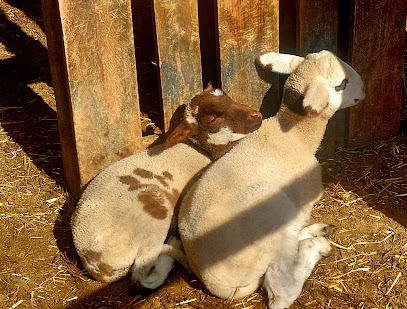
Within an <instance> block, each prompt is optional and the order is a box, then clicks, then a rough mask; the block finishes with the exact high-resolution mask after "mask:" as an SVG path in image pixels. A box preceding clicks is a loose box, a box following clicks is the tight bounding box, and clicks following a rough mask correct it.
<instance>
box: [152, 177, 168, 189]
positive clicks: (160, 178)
mask: <svg viewBox="0 0 407 309" xmlns="http://www.w3.org/2000/svg"><path fill="white" fill-rule="evenodd" d="M154 178H155V179H157V180H158V181H159V182H160V183H161V184H162V185H163V186H164V187H166V188H168V183H167V181H166V178H165V177H164V176H160V175H154Z"/></svg>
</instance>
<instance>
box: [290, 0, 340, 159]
mask: <svg viewBox="0 0 407 309" xmlns="http://www.w3.org/2000/svg"><path fill="white" fill-rule="evenodd" d="M321 8H324V9H323V10H321ZM297 31H298V33H297V53H298V54H299V55H301V56H306V55H307V54H309V53H314V52H319V51H321V50H324V49H325V50H330V51H332V52H333V53H335V54H337V53H338V0H299V2H298V21H297ZM344 60H345V61H346V59H344ZM347 126H348V121H347V115H346V111H339V112H337V113H336V114H335V116H334V117H332V119H330V121H329V123H328V126H327V130H326V133H325V136H324V139H323V141H322V144H321V147H320V150H319V153H318V155H319V156H326V155H329V154H330V153H333V152H334V151H335V149H337V148H338V147H341V146H344V144H345V139H346V128H347Z"/></svg>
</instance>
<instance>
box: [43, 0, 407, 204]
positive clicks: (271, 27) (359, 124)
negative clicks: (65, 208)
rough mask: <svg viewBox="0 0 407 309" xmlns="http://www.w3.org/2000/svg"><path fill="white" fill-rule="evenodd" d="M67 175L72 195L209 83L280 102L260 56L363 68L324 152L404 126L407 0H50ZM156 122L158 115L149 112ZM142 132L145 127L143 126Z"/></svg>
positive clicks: (150, 137)
mask: <svg viewBox="0 0 407 309" xmlns="http://www.w3.org/2000/svg"><path fill="white" fill-rule="evenodd" d="M42 5H43V13H44V19H45V25H46V30H47V39H48V50H49V57H50V63H51V73H52V78H53V86H54V90H55V95H56V99H57V109H58V123H59V129H60V136H61V147H62V153H63V163H64V170H65V175H66V178H67V181H68V184H69V186H70V189H71V192H72V193H74V194H75V195H76V197H77V196H78V195H79V194H80V193H81V191H82V188H83V187H84V186H85V185H86V183H88V182H89V180H91V179H92V178H93V177H94V176H95V175H96V174H97V173H99V172H100V171H101V170H102V169H104V168H105V167H107V166H108V165H109V164H111V163H113V162H115V161H117V160H119V159H121V158H123V157H125V156H127V155H130V154H132V153H135V152H138V151H140V150H142V149H144V148H146V147H147V146H148V145H150V144H151V143H152V142H153V141H154V140H155V139H156V138H157V133H159V132H160V131H161V132H165V131H167V130H168V128H169V123H170V118H171V116H172V114H173V112H174V111H175V110H176V108H177V107H178V106H179V105H180V104H183V103H187V102H189V100H190V99H191V98H192V97H193V96H194V95H195V94H197V93H199V92H200V91H201V90H202V88H203V87H204V86H205V85H206V83H207V82H208V81H212V83H213V84H214V85H215V86H217V87H222V88H223V89H224V90H225V91H226V92H227V93H229V94H230V96H231V97H232V98H233V99H234V100H236V101H238V102H240V103H244V104H247V105H250V106H253V107H257V108H260V109H261V110H262V112H263V113H264V114H265V115H266V116H267V115H272V114H273V113H275V111H276V108H277V107H276V106H278V105H276V102H279V100H280V98H279V95H280V89H281V86H279V84H282V83H283V79H282V77H278V76H274V77H273V76H272V77H271V80H270V81H271V82H272V85H273V86H272V87H271V88H270V84H268V83H266V82H264V81H262V80H260V78H259V77H258V74H257V73H256V69H255V66H254V58H255V57H256V56H258V55H260V54H261V53H264V52H269V51H280V52H283V53H293V54H298V55H306V54H307V53H309V52H315V51H319V50H321V49H328V50H331V51H333V52H334V53H336V54H338V55H339V56H340V57H341V58H342V59H344V60H345V61H347V62H348V63H350V64H351V65H352V66H353V67H354V68H355V69H356V70H357V71H358V72H359V73H360V74H361V76H362V78H363V80H364V82H365V87H366V93H367V97H366V100H365V103H364V104H361V105H359V106H357V107H354V108H352V109H351V110H350V111H343V112H340V113H339V114H337V115H336V116H335V117H334V118H333V119H332V121H331V122H330V125H329V127H328V132H327V135H326V137H325V140H324V143H323V146H324V149H325V151H328V152H329V151H332V150H333V149H335V148H337V147H339V146H343V145H360V144H364V143H367V142H370V141H373V140H379V139H387V138H390V137H392V136H394V135H395V134H397V133H398V130H399V121H400V111H401V101H402V91H401V90H402V82H401V81H402V72H403V48H404V43H405V42H404V31H405V30H404V28H405V22H406V4H405V1H404V0H281V1H278V0H259V1H252V0H218V1H216V0H87V1H82V0H43V1H42ZM150 119H151V121H150ZM143 129H144V131H143Z"/></svg>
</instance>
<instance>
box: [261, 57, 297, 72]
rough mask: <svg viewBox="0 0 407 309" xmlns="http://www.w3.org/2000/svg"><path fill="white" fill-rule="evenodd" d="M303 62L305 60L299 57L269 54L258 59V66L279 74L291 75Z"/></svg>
mask: <svg viewBox="0 0 407 309" xmlns="http://www.w3.org/2000/svg"><path fill="white" fill-rule="evenodd" d="M303 61H304V58H303V57H299V56H294V55H288V54H279V53H267V54H263V55H261V56H259V57H258V58H257V59H256V66H259V67H260V68H262V69H264V70H267V71H271V72H275V73H279V74H291V73H292V72H293V71H295V69H296V68H297V67H298V65H299V64H300V63H301V62H303Z"/></svg>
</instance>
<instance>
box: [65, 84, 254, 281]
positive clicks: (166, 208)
mask: <svg viewBox="0 0 407 309" xmlns="http://www.w3.org/2000/svg"><path fill="white" fill-rule="evenodd" d="M261 122H262V117H261V114H260V113H259V112H258V111H256V110H253V109H252V108H249V107H247V106H245V105H241V104H238V103H236V102H234V101H233V100H232V99H230V98H229V97H228V96H227V95H226V94H224V93H223V92H222V91H221V90H220V89H213V87H212V85H210V84H209V85H208V87H207V88H206V89H205V90H204V91H203V93H202V94H200V95H197V96H195V97H194V98H193V99H192V100H191V102H190V103H189V104H188V105H187V106H186V111H185V120H184V121H182V122H181V123H180V125H179V126H178V127H177V128H176V129H175V130H174V131H173V132H172V134H171V135H170V136H169V137H168V139H167V141H166V146H167V147H168V146H172V145H173V144H176V143H178V142H182V141H186V140H187V139H188V138H192V139H193V140H194V141H195V143H196V144H198V145H199V146H201V147H202V148H204V149H206V150H208V151H209V153H210V154H211V155H212V156H213V157H214V158H217V157H219V156H221V155H222V154H224V153H225V152H226V151H228V150H230V148H232V146H233V145H234V144H236V142H237V140H239V139H241V138H242V137H244V136H245V135H246V134H247V133H249V132H252V131H254V130H256V129H258V128H259V127H260V125H261ZM167 147H165V145H159V146H155V147H152V148H150V149H148V150H146V151H143V152H141V153H138V154H135V155H132V156H129V157H127V158H125V159H123V160H120V161H119V162H116V163H115V164H113V165H111V166H110V167H108V168H107V169H105V170H104V171H103V172H102V173H100V174H99V175H98V176H96V177H95V178H94V179H93V180H92V181H91V182H90V183H89V185H88V186H87V188H86V189H85V191H84V193H83V195H82V197H81V199H80V201H79V203H78V205H77V208H76V210H75V212H74V214H73V216H72V221H71V228H72V235H73V240H74V244H75V247H76V250H77V252H78V254H79V256H80V258H81V261H82V263H83V265H84V266H85V268H86V269H87V270H88V272H89V273H90V274H91V275H92V276H93V277H94V278H95V279H97V280H100V281H104V282H113V281H117V280H119V279H122V278H124V277H125V276H126V275H127V274H128V273H129V272H131V273H132V280H133V281H134V282H136V283H139V284H140V285H141V286H142V287H145V288H150V289H153V288H157V287H158V286H160V285H161V284H162V283H163V282H164V280H165V279H166V277H167V275H168V273H169V271H170V270H171V268H172V267H173V264H174V262H173V259H172V258H170V257H169V256H167V255H162V256H160V258H159V259H158V260H157V257H158V256H159V254H160V252H161V251H162V250H163V252H172V251H171V246H167V247H166V246H165V245H164V241H165V240H166V237H167V233H168V231H169V228H170V224H171V221H172V218H173V214H174V212H177V208H178V207H176V206H177V203H178V199H179V197H180V194H182V192H183V190H184V188H185V187H186V186H187V184H189V183H190V182H191V181H192V179H193V177H195V176H196V175H197V174H198V173H199V172H200V171H201V170H202V169H203V168H204V167H206V166H207V165H208V164H209V163H210V162H211V159H210V158H209V157H208V156H207V155H206V154H204V153H203V152H202V151H198V148H196V147H194V146H192V145H187V144H183V143H182V144H177V145H175V146H173V147H171V148H168V149H165V150H164V148H167ZM175 227H176V225H175ZM170 244H171V245H174V246H176V247H178V248H179V247H180V241H179V240H178V239H176V238H171V237H170ZM175 252H176V251H175Z"/></svg>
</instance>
